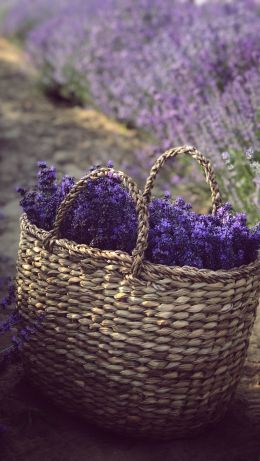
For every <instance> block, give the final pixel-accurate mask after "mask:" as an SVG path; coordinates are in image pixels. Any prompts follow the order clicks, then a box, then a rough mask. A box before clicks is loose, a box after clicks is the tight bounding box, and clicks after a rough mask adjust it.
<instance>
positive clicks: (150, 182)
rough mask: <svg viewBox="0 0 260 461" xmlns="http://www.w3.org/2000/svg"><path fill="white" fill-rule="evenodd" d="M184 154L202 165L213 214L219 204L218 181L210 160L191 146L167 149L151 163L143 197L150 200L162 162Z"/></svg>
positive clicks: (147, 200) (147, 201)
mask: <svg viewBox="0 0 260 461" xmlns="http://www.w3.org/2000/svg"><path fill="white" fill-rule="evenodd" d="M180 154H184V155H190V156H191V157H193V158H194V159H195V160H197V162H198V163H199V164H200V165H201V166H202V168H203V171H204V173H205V177H206V181H207V183H208V184H209V187H210V190H211V201H212V213H213V214H215V213H216V210H217V209H218V208H219V206H220V205H221V196H220V192H219V187H218V183H217V181H216V177H215V173H214V171H213V168H212V166H211V164H210V162H209V161H208V160H207V159H206V158H205V157H204V155H202V154H201V153H200V152H199V151H198V150H197V149H196V148H195V147H192V146H181V147H175V148H173V149H169V150H167V151H166V152H164V153H163V154H162V155H160V157H159V158H158V159H157V160H156V162H155V163H154V164H153V166H152V168H151V171H150V174H149V176H148V178H147V180H146V183H145V187H144V193H143V197H144V198H145V199H146V203H149V202H150V200H151V193H152V189H153V186H154V182H155V179H156V176H157V173H158V172H159V170H160V169H161V168H162V167H163V165H164V163H165V162H166V160H167V159H168V158H173V157H176V156H177V155H180Z"/></svg>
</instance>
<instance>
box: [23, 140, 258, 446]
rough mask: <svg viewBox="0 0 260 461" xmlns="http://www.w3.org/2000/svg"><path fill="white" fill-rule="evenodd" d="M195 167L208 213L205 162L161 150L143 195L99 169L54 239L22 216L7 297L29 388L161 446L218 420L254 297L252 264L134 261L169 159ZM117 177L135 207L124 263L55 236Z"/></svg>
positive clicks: (121, 256)
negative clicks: (14, 306) (95, 185)
mask: <svg viewBox="0 0 260 461" xmlns="http://www.w3.org/2000/svg"><path fill="white" fill-rule="evenodd" d="M179 154H185V155H190V156H192V157H193V158H195V159H196V160H197V161H198V163H199V164H200V165H201V166H202V167H203V169H204V172H205V175H206V180H207V182H208V183H209V186H210V188H211V195H212V212H213V213H215V211H216V209H217V207H218V206H220V204H221V198H220V193H219V189H218V186H217V182H216V179H215V176H214V172H213V170H212V167H211V166H210V163H209V162H208V161H207V160H206V159H205V157H203V156H202V154H200V153H199V152H198V151H197V150H196V149H195V148H193V147H189V146H184V147H179V148H175V149H171V150H169V151H167V152H166V153H165V154H163V155H162V156H161V157H160V158H159V159H158V160H157V161H156V162H155V164H154V166H153V167H152V169H151V173H150V175H149V177H148V179H147V182H146V185H145V188H144V193H143V194H142V193H141V192H140V191H139V190H138V187H137V186H136V184H135V182H134V181H133V180H132V179H131V178H129V177H128V176H127V175H125V174H124V173H122V172H116V171H114V170H112V169H108V168H102V169H99V170H97V171H95V172H92V173H90V174H88V175H87V176H85V177H84V178H83V179H81V180H80V181H79V182H78V183H77V184H76V185H75V186H74V187H73V188H72V190H71V191H70V193H69V194H68V195H67V197H66V198H65V199H64V201H63V203H62V204H61V206H60V208H59V210H58V213H57V217H56V220H55V224H54V227H53V230H52V231H51V232H44V231H42V230H40V229H38V228H37V227H36V226H35V225H32V224H30V223H29V222H28V220H27V218H26V216H23V217H22V219H21V238H20V245H19V254H18V261H17V300H18V307H19V310H20V312H21V315H22V317H23V319H24V321H25V322H26V323H27V324H28V323H29V324H30V322H33V321H34V320H35V317H36V316H37V315H38V314H39V313H42V314H43V321H42V325H41V327H40V329H39V331H37V332H36V333H35V334H34V335H32V336H31V337H30V339H29V340H28V342H26V343H25V348H24V359H25V363H26V364H27V366H28V370H29V373H30V375H31V377H32V379H33V381H34V382H35V383H36V384H37V385H39V386H40V387H41V388H42V389H43V390H44V392H45V393H47V394H48V395H49V396H51V397H52V399H53V400H54V401H55V402H57V403H58V404H59V405H62V406H63V407H64V408H66V409H68V410H69V411H73V412H75V411H76V412H79V413H80V414H81V415H82V416H84V417H85V418H87V419H88V420H90V421H94V422H96V423H98V424H100V425H102V426H103V427H106V428H110V429H114V430H117V431H122V432H126V433H130V434H135V435H137V436H150V437H159V438H169V437H175V436H181V435H185V434H187V433H190V432H192V431H196V430H198V429H200V428H202V427H203V426H205V425H206V424H208V423H210V422H213V421H215V420H216V419H218V418H220V417H221V415H222V414H223V413H224V412H225V410H226V408H227V405H228V403H229V402H230V400H231V398H232V396H233V393H234V390H235V389H236V386H237V384H238V381H239V378H240V374H241V369H242V366H243V363H244V360H245V357H246V352H247V347H248V342H249V336H250V332H251V330H252V327H253V322H254V319H255V315H256V308H257V304H258V299H259V273H260V264H259V260H257V261H255V262H254V263H251V264H249V265H248V266H242V267H239V268H236V269H232V270H229V271H212V270H207V269H196V268H192V267H169V266H164V265H158V264H152V263H149V262H147V261H144V252H145V249H146V247H147V236H148V224H149V220H148V204H149V201H150V199H151V191H152V187H153V184H154V180H155V178H156V175H157V173H158V171H159V170H160V168H161V167H162V166H163V165H164V163H165V161H166V160H167V159H168V158H169V157H174V156H176V155H179ZM106 175H109V176H111V175H116V176H117V177H118V178H120V179H121V181H122V185H123V186H124V187H127V188H128V190H129V192H130V194H131V196H132V198H133V200H134V202H135V205H136V210H137V214H138V223H139V224H138V235H137V243H136V248H135V250H134V251H133V253H132V255H129V254H127V253H124V252H120V251H101V250H99V249H95V248H90V247H88V246H87V245H78V244H76V243H75V242H71V241H68V240H65V239H60V238H59V228H60V225H61V223H62V222H63V220H64V219H66V216H67V215H68V213H69V211H70V208H71V206H72V204H73V202H74V200H75V199H76V197H77V196H78V194H79V193H80V191H81V190H82V189H83V188H84V187H87V183H88V181H94V180H95V179H97V178H100V177H101V176H106Z"/></svg>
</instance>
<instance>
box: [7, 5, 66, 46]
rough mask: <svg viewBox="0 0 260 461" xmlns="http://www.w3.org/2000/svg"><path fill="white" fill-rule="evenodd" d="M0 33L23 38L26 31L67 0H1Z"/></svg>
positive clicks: (56, 10)
mask: <svg viewBox="0 0 260 461" xmlns="http://www.w3.org/2000/svg"><path fill="white" fill-rule="evenodd" d="M3 1H4V6H5V8H4V11H5V14H4V19H3V24H2V33H4V34H5V35H7V36H15V37H18V38H20V39H24V38H25V37H26V35H27V34H28V32H29V31H30V30H31V29H33V28H34V27H36V26H37V25H38V24H40V23H41V22H43V21H44V20H45V19H47V18H49V17H51V16H52V15H55V14H56V13H57V12H58V11H59V10H60V9H61V8H63V7H64V5H66V4H67V3H68V0H33V1H32V0H3Z"/></svg>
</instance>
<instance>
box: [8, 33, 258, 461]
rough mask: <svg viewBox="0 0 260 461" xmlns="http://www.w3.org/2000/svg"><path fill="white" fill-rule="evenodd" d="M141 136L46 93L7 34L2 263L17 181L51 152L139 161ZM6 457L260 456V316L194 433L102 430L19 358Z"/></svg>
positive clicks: (69, 168)
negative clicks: (221, 402)
mask: <svg viewBox="0 0 260 461" xmlns="http://www.w3.org/2000/svg"><path fill="white" fill-rule="evenodd" d="M142 147H143V141H142V140H141V138H140V136H139V135H138V134H137V133H136V132H135V131H133V130H127V129H126V128H125V127H123V126H121V125H120V124H117V123H116V122H114V121H111V120H109V119H108V118H107V117H105V116H104V115H102V114H100V113H98V112H96V111H94V110H92V109H82V108H79V107H68V105H66V104H64V103H62V102H57V101H56V102H54V101H50V100H49V99H47V98H46V97H45V96H44V95H43V94H42V93H41V92H40V90H39V89H38V88H37V85H36V84H35V75H34V70H33V69H32V68H31V67H30V64H29V63H28V61H27V60H26V57H25V56H24V55H23V54H22V52H20V51H19V50H18V49H17V48H15V47H14V46H13V45H11V44H10V43H8V42H7V41H5V40H3V39H0V160H1V185H0V207H1V210H2V212H3V213H4V215H5V218H4V220H2V223H0V224H1V229H0V233H1V235H0V238H1V250H0V254H1V259H0V263H1V262H2V266H1V272H2V273H6V274H10V275H12V274H14V271H15V257H16V252H17V245H18V238H19V224H18V220H19V215H20V210H19V203H18V202H19V200H18V198H17V194H16V192H15V186H16V185H18V184H21V185H23V184H27V183H28V182H30V181H31V180H32V178H33V175H34V172H35V162H36V161H37V160H42V159H44V160H47V161H48V160H49V161H51V162H52V163H54V164H56V165H57V167H58V169H59V171H60V172H61V173H69V174H72V175H74V176H76V177H80V176H81V175H82V171H84V169H86V168H87V167H88V166H89V165H91V164H96V163H98V162H105V161H107V160H108V159H112V160H113V161H114V162H115V164H116V166H117V167H123V165H124V163H128V164H130V165H131V164H132V165H134V164H135V162H136V157H135V154H134V152H135V151H137V150H138V149H139V150H140V149H141V148H142ZM0 402H1V407H0V416H1V418H2V421H1V422H3V423H5V424H6V426H7V431H6V433H5V434H4V435H3V436H1V438H0V453H1V455H0V459H1V461H47V460H48V461H88V460H89V461H146V460H147V461H161V460H162V461H173V460H176V461H259V460H260V315H258V318H257V321H256V323H255V327H254V331H253V334H252V337H251V342H250V348H249V353H248V359H247V362H246V365H245V367H244V372H243V377H242V380H241V383H240V386H239V388H238V391H237V394H236V396H235V399H234V401H233V404H232V406H231V408H230V409H229V411H228V413H227V414H226V416H225V418H224V419H223V420H222V421H221V422H220V423H218V424H216V425H214V427H211V428H209V429H208V430H207V431H206V432H205V433H203V434H201V435H200V436H198V437H196V438H192V439H182V440H173V441H172V442H164V443H159V442H147V441H136V440H134V439H130V438H123V437H120V438H119V437H118V436H116V435H113V434H109V433H106V432H103V431H102V430H100V429H98V428H95V427H93V426H92V425H91V424H87V423H85V422H83V421H81V420H79V419H77V418H72V417H71V416H69V415H67V414H66V413H64V412H63V411H61V409H58V408H56V407H55V406H54V405H53V404H52V403H51V402H49V401H48V400H47V399H45V397H44V396H43V395H41V394H40V393H39V392H38V391H36V390H35V389H34V388H33V387H32V386H31V385H30V383H29V382H27V380H26V376H24V373H23V370H22V368H21V366H20V365H13V366H11V367H10V368H9V369H8V371H6V372H5V374H4V375H2V376H1V377H0Z"/></svg>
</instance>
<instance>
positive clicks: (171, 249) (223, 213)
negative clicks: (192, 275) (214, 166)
mask: <svg viewBox="0 0 260 461" xmlns="http://www.w3.org/2000/svg"><path fill="white" fill-rule="evenodd" d="M109 166H110V167H111V166H112V165H111V164H110V165H109ZM73 185H74V179H73V178H71V177H68V176H64V177H63V178H62V179H61V180H60V181H57V178H56V172H55V169H54V168H53V167H48V166H47V165H46V164H45V163H44V162H41V163H40V165H39V173H38V181H37V184H36V186H35V188H33V189H31V190H28V191H25V190H24V189H19V191H20V193H21V194H22V200H21V206H22V208H23V210H24V211H25V213H26V214H27V216H28V218H29V220H30V221H31V222H32V223H33V224H35V225H37V226H38V227H40V228H42V229H45V230H50V229H51V228H52V226H53V223H54V219H55V215H56V212H57V209H58V207H59V205H60V204H61V201H62V200H63V198H64V197H65V196H66V194H67V193H68V192H69V190H70V189H71V187H72V186H73ZM136 233H137V216H136V211H135V206H134V203H133V200H132V199H131V197H130V195H129V193H128V191H127V190H126V189H125V188H124V187H122V185H121V183H120V180H119V179H118V178H116V177H114V176H113V177H105V178H99V179H96V180H93V181H90V182H89V183H88V185H87V186H86V188H85V190H84V191H82V192H81V193H80V195H79V196H78V198H77V199H76V201H75V203H74V204H73V206H72V209H71V210H70V212H69V213H68V216H67V217H66V219H64V222H63V223H62V226H61V229H60V237H63V238H68V239H70V240H73V241H75V242H78V243H85V244H87V245H90V246H92V247H95V248H100V249H107V250H121V251H126V252H128V253H130V252H131V251H132V250H133V249H134V247H135V243H136ZM259 247H260V227H259V226H256V227H255V228H253V229H249V228H248V226H247V222H246V215H245V214H242V213H238V214H232V209H231V206H230V205H229V204H225V205H224V206H222V207H220V208H219V209H218V211H217V213H216V214H215V215H214V216H213V215H211V214H197V213H195V212H194V211H192V209H191V206H190V205H189V204H187V203H185V201H184V200H183V199H182V198H178V199H177V200H175V202H172V201H171V200H170V198H169V196H168V195H167V196H165V197H164V198H163V199H153V200H152V201H151V203H150V206H149V236H148V248H147V251H146V255H145V256H146V259H147V260H149V261H151V262H153V263H157V264H166V265H169V266H193V267H197V268H207V269H213V270H218V269H231V268H233V267H239V266H241V265H243V264H249V263H250V262H252V261H254V260H255V259H256V258H257V253H258V249H259Z"/></svg>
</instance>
